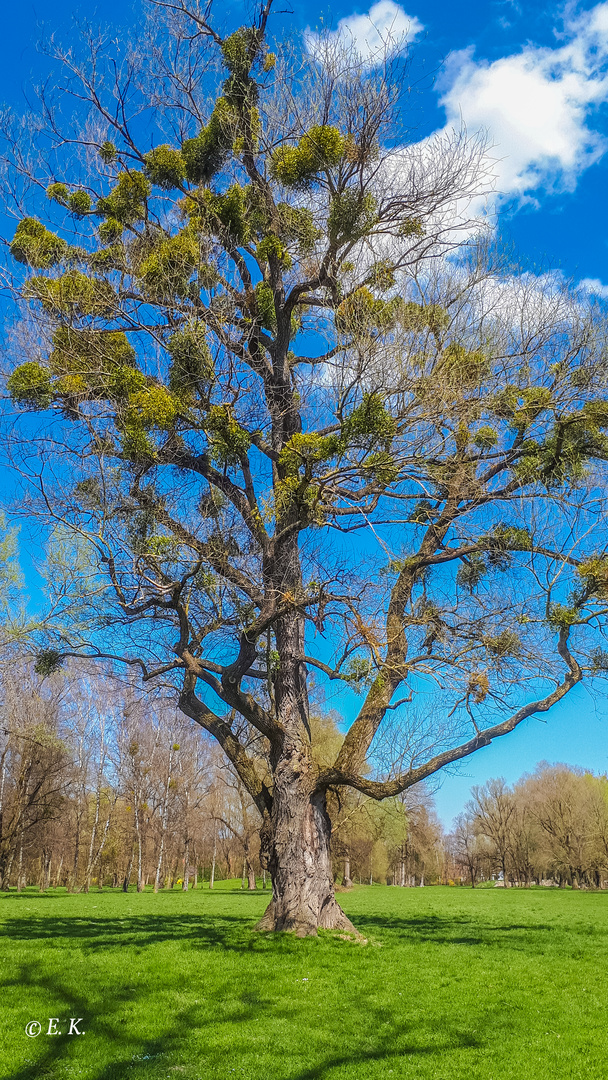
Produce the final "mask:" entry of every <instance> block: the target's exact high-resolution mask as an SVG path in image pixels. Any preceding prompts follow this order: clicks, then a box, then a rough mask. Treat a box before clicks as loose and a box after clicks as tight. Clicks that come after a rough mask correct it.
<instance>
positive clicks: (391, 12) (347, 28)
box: [306, 0, 423, 67]
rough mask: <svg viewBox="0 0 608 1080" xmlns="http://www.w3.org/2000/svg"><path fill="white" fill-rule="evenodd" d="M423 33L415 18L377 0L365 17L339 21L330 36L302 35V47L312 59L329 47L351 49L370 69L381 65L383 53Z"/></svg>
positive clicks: (309, 32) (384, 0)
mask: <svg viewBox="0 0 608 1080" xmlns="http://www.w3.org/2000/svg"><path fill="white" fill-rule="evenodd" d="M422 29H423V26H422V23H421V22H420V21H419V20H418V19H417V18H416V16H415V15H406V13H405V11H404V10H403V8H402V7H400V6H399V4H395V3H393V0H378V3H377V4H373V6H372V7H371V8H370V9H369V11H368V13H367V15H348V16H347V17H346V18H345V19H340V21H339V23H338V26H337V28H336V29H335V30H333V31H332V32H331V33H330V34H328V35H326V36H325V35H324V36H321V35H319V34H315V33H314V32H313V31H312V30H307V31H306V45H307V48H308V50H309V52H311V53H312V54H313V55H314V54H318V53H320V52H323V51H324V50H325V49H326V48H327V46H328V45H330V46H331V44H332V43H337V42H340V43H343V44H344V45H345V46H346V47H347V48H349V47H350V46H352V47H353V48H354V49H355V51H356V52H357V53H358V55H359V56H360V57H361V59H362V60H363V62H364V63H365V64H366V65H367V66H369V67H373V66H374V65H375V64H377V63H381V62H382V59H383V57H384V56H385V55H386V54H387V52H389V53H390V52H392V51H393V50H394V49H395V47H396V46H397V45H400V44H402V43H403V41H404V40H407V41H413V40H414V38H415V37H417V36H418V34H419V33H420V32H421V30H422Z"/></svg>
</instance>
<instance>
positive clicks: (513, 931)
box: [353, 914, 561, 948]
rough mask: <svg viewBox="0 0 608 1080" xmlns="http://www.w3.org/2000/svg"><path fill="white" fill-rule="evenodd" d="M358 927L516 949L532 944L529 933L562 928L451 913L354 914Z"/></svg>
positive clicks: (414, 938)
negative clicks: (403, 915) (445, 915)
mask: <svg viewBox="0 0 608 1080" xmlns="http://www.w3.org/2000/svg"><path fill="white" fill-rule="evenodd" d="M353 918H354V921H355V923H356V924H357V928H358V929H359V930H360V931H361V932H362V933H376V932H381V931H383V930H384V931H389V933H390V932H392V933H394V932H395V931H397V933H398V934H399V936H402V937H407V938H409V939H410V940H411V941H419V942H420V941H424V942H435V943H436V944H437V945H490V946H496V945H500V946H503V947H509V946H511V947H512V948H517V947H518V944H519V943H520V942H521V944H522V946H523V945H524V943H525V947H526V948H528V947H529V942H530V935H535V934H539V933H543V934H544V933H547V932H549V931H556V930H558V931H559V930H560V929H561V928H560V927H558V926H552V925H551V924H550V923H536V922H533V923H512V922H509V923H504V924H493V923H491V922H489V921H488V922H480V920H479V919H475V918H467V917H466V916H455V915H451V916H448V917H443V916H441V915H418V916H415V917H411V918H401V917H399V918H395V917H394V916H390V915H389V916H381V915H367V914H366V915H362V916H361V917H360V918H359V919H357V917H356V916H353Z"/></svg>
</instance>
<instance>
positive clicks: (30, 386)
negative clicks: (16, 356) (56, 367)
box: [6, 360, 53, 409]
mask: <svg viewBox="0 0 608 1080" xmlns="http://www.w3.org/2000/svg"><path fill="white" fill-rule="evenodd" d="M6 385H7V390H8V392H9V394H10V396H11V399H12V400H13V401H14V402H15V403H16V404H17V405H24V406H26V407H29V408H32V409H45V408H47V407H48V406H49V405H50V403H51V401H52V398H53V392H52V385H51V376H50V372H49V370H48V368H46V367H43V365H42V364H39V363H36V361H34V360H29V361H28V362H27V363H25V364H20V365H19V367H18V368H15V370H14V371H13V373H12V375H10V376H9V378H8V381H7V384H6Z"/></svg>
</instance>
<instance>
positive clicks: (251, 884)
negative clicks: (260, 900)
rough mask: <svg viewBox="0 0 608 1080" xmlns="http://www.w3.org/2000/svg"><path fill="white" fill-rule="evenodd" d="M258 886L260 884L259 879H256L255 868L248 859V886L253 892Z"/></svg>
mask: <svg viewBox="0 0 608 1080" xmlns="http://www.w3.org/2000/svg"><path fill="white" fill-rule="evenodd" d="M257 887H258V885H257V881H256V880H255V870H254V868H253V865H252V864H251V863H250V862H249V860H247V888H248V889H249V892H253V891H254V889H257Z"/></svg>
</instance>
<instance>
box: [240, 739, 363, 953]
mask: <svg viewBox="0 0 608 1080" xmlns="http://www.w3.org/2000/svg"><path fill="white" fill-rule="evenodd" d="M298 758H299V755H297V754H296V755H293V759H292V761H289V762H288V763H287V764H286V766H285V767H282V763H281V762H280V763H279V765H278V768H277V771H276V777H275V789H274V799H273V806H272V817H271V819H268V818H267V819H266V820H265V822H264V825H263V826H262V830H261V834H260V835H261V841H262V850H261V858H262V860H263V862H264V863H266V865H267V867H268V869H269V870H270V874H271V877H272V901H271V902H270V904H269V905H268V907H267V909H266V912H265V914H264V916H263V918H262V919H261V921H260V922H259V923H258V925H257V929H258V930H292V931H294V932H295V933H296V934H297V936H298V937H306V936H308V935H312V934H316V932H317V929H318V928H321V929H325V930H348V931H354V932H355V933H356V931H355V928H354V926H353V925H352V923H351V922H350V920H349V919H347V917H346V915H345V914H344V912H343V911H342V908H341V907H340V906H339V904H338V903H337V902H336V899H335V896H334V882H333V874H332V866H331V855H330V838H331V823H330V820H329V817H328V814H327V810H326V806H325V795H324V793H323V792H318V791H317V792H313V793H312V794H311V793H310V791H307V790H306V788H305V787H304V785H303V783H302V775H301V769H300V768H299V767H298V766H301V762H300V761H299V760H298ZM304 771H306V769H304Z"/></svg>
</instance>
